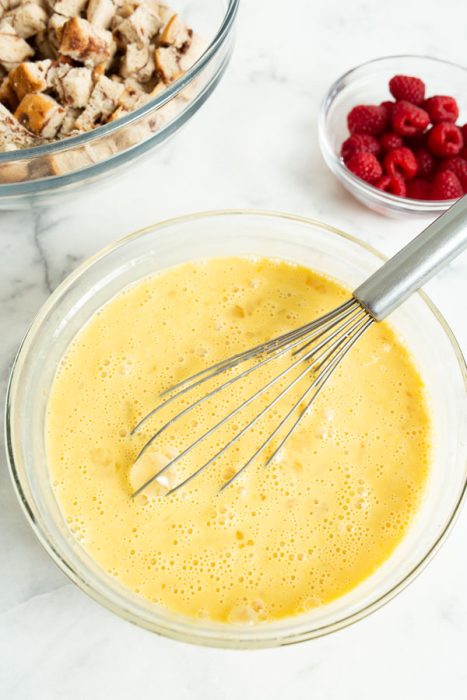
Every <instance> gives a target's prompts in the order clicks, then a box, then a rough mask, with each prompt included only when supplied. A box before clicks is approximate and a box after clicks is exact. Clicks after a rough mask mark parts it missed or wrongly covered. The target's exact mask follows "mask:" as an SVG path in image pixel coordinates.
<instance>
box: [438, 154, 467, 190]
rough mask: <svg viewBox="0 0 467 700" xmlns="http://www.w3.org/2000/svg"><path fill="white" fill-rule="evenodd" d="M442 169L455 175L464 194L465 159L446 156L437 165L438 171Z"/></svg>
mask: <svg viewBox="0 0 467 700" xmlns="http://www.w3.org/2000/svg"><path fill="white" fill-rule="evenodd" d="M444 170H450V171H451V172H452V173H454V175H456V176H457V178H458V179H459V182H460V183H461V185H462V189H463V190H464V194H467V160H464V158H459V156H454V158H446V160H443V162H442V163H441V165H440V166H439V168H438V172H443V171H444Z"/></svg>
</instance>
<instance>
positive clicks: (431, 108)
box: [423, 95, 459, 124]
mask: <svg viewBox="0 0 467 700" xmlns="http://www.w3.org/2000/svg"><path fill="white" fill-rule="evenodd" d="M423 109H425V110H426V111H427V112H428V114H429V115H430V119H431V122H432V123H433V124H438V123H439V122H455V121H456V119H457V117H458V116H459V107H458V106H457V102H456V100H455V99H454V97H449V96H448V95H435V96H434V97H429V98H428V99H427V100H425V102H424V103H423Z"/></svg>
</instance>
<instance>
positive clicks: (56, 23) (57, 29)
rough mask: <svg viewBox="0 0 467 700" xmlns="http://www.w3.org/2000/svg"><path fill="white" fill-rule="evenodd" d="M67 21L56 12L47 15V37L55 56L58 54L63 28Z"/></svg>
mask: <svg viewBox="0 0 467 700" xmlns="http://www.w3.org/2000/svg"><path fill="white" fill-rule="evenodd" d="M67 22H68V18H67V17H64V16H63V15H59V14H58V13H57V12H54V14H53V15H51V16H50V17H49V21H48V23H47V39H48V41H49V43H50V46H51V47H52V49H53V52H54V55H55V56H58V50H59V48H60V44H61V42H62V36H63V29H64V27H65V24H66V23H67Z"/></svg>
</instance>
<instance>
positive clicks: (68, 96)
mask: <svg viewBox="0 0 467 700" xmlns="http://www.w3.org/2000/svg"><path fill="white" fill-rule="evenodd" d="M49 84H50V86H51V87H52V88H53V90H54V91H55V92H56V93H57V95H58V98H59V100H60V102H61V104H62V105H63V106H64V107H74V108H77V109H84V108H85V107H86V105H87V104H88V102H89V98H90V96H91V91H92V87H93V74H92V71H91V69H90V68H86V67H85V66H80V67H76V68H75V67H73V66H70V65H67V64H63V63H62V64H59V65H57V66H54V67H53V68H52V69H51V70H50V71H49Z"/></svg>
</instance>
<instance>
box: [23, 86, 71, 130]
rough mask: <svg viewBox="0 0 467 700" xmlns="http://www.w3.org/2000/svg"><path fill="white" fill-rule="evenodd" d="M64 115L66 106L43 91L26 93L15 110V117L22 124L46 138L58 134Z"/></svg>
mask: <svg viewBox="0 0 467 700" xmlns="http://www.w3.org/2000/svg"><path fill="white" fill-rule="evenodd" d="M64 116H65V110H64V108H63V107H62V106H61V105H59V104H58V102H56V101H55V100H54V99H53V97H50V95H43V94H41V93H31V94H29V95H26V96H25V97H23V99H22V100H21V102H20V103H19V105H18V107H17V108H16V110H15V117H16V119H17V120H18V121H19V123H20V124H21V125H22V126H24V127H25V128H26V129H28V131H31V132H32V133H33V134H36V135H37V136H42V137H43V138H46V139H51V138H54V136H56V134H57V132H58V130H59V129H60V126H61V123H62V121H63V118H64Z"/></svg>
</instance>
